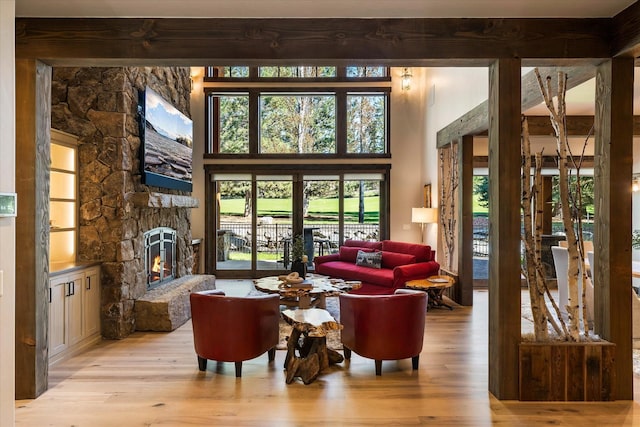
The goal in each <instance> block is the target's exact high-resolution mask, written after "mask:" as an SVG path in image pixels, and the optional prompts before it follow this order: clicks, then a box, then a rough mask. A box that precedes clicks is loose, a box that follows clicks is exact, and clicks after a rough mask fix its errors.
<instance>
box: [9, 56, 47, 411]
mask: <svg viewBox="0 0 640 427" xmlns="http://www.w3.org/2000/svg"><path fill="white" fill-rule="evenodd" d="M50 128H51V67H49V66H48V65H45V64H43V63H41V62H38V61H35V60H16V165H17V167H16V192H17V193H18V216H17V218H16V399H32V398H36V397H38V396H39V395H40V394H42V393H43V392H44V391H46V390H47V387H48V381H47V380H48V363H49V353H48V338H47V336H48V326H49V164H50V157H51V156H50V148H49V139H50Z"/></svg>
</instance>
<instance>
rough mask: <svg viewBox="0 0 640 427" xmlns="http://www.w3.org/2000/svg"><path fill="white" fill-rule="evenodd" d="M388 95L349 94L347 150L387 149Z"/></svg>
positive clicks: (349, 151) (374, 150) (367, 151)
mask: <svg viewBox="0 0 640 427" xmlns="http://www.w3.org/2000/svg"><path fill="white" fill-rule="evenodd" d="M386 101H387V97H386V96H385V95H384V94H348V95H347V152H348V153H361V154H364V153H376V154H381V153H384V152H385V151H386V135H387V132H386V126H385V124H386V111H387V107H386V104H387V102H386Z"/></svg>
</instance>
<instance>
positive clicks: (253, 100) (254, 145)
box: [249, 90, 260, 154]
mask: <svg viewBox="0 0 640 427" xmlns="http://www.w3.org/2000/svg"><path fill="white" fill-rule="evenodd" d="M259 140H260V92H259V91H258V90H251V91H249V153H250V154H258V147H259Z"/></svg>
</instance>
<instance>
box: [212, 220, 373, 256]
mask: <svg viewBox="0 0 640 427" xmlns="http://www.w3.org/2000/svg"><path fill="white" fill-rule="evenodd" d="M307 226H308V227H310V228H312V229H313V240H314V247H315V249H314V256H318V255H326V254H327V252H328V253H332V252H335V251H337V250H338V247H339V246H340V243H341V242H340V230H339V225H338V224H334V223H313V224H308V225H307ZM256 232H257V234H256V239H255V241H256V251H257V252H258V253H266V254H275V255H276V257H279V258H283V259H285V258H286V259H288V255H289V254H286V255H285V250H288V249H289V247H290V242H291V238H292V237H293V236H292V228H291V223H271V224H264V223H263V224H259V225H258V226H257V228H256ZM379 236H380V233H379V226H378V224H344V239H345V240H347V239H355V240H374V241H375V240H379ZM252 244H253V239H252V226H251V224H248V223H238V222H222V223H221V224H220V229H219V230H218V260H219V261H222V260H227V259H233V258H234V254H247V253H251V245H252Z"/></svg>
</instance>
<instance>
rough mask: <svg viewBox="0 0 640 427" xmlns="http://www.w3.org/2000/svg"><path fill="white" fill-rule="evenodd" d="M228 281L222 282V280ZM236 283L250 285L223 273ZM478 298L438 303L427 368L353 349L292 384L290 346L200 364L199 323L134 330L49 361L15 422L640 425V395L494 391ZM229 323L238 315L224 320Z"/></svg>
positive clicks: (430, 322)
mask: <svg viewBox="0 0 640 427" xmlns="http://www.w3.org/2000/svg"><path fill="white" fill-rule="evenodd" d="M219 287H220V286H219ZM223 287H225V289H227V290H228V291H229V292H232V293H233V292H234V290H235V292H237V293H239V294H243V293H245V292H246V286H245V287H243V285H242V284H240V282H238V284H237V285H236V284H234V283H233V282H227V283H225V284H223ZM474 304H475V305H474V307H473V308H462V307H456V309H455V310H453V311H449V310H442V309H434V310H431V311H429V312H428V313H427V328H426V329H427V330H426V333H425V341H424V349H423V351H422V355H421V358H420V369H419V370H418V371H415V372H414V371H412V369H411V361H410V360H402V361H400V362H393V361H392V362H383V365H382V368H383V373H382V376H381V377H376V376H375V371H374V363H373V361H372V360H368V359H363V358H361V357H359V356H358V355H356V354H354V355H353V356H352V360H351V362H350V363H346V362H345V363H342V364H340V365H338V366H336V367H332V368H330V370H329V371H328V372H326V373H324V374H322V375H321V376H320V377H319V378H318V380H316V382H314V383H313V384H311V385H308V386H305V385H304V384H302V382H299V381H297V382H294V383H292V384H290V385H286V384H285V373H284V371H283V369H282V364H283V361H284V355H285V352H284V351H278V352H277V355H276V360H275V363H271V364H269V363H268V362H267V356H266V355H263V356H261V357H259V358H257V359H255V360H251V361H247V362H245V363H244V364H243V377H242V378H240V379H236V378H235V376H234V367H233V364H232V363H222V364H216V363H215V362H210V363H209V369H208V370H207V372H204V373H203V372H200V371H198V366H197V362H196V356H195V354H194V351H193V339H192V335H191V323H190V322H188V323H187V324H185V325H184V326H182V327H181V328H179V329H177V330H176V331H174V332H172V333H148V332H138V333H135V334H133V335H131V336H130V337H128V338H126V339H124V340H121V341H103V342H102V343H100V344H98V345H96V346H95V347H94V348H92V349H91V350H89V351H87V352H86V353H84V354H81V355H79V356H76V357H74V358H72V359H70V360H68V361H66V362H63V363H61V364H59V365H57V366H55V367H53V368H52V369H51V371H50V389H49V390H48V391H47V392H45V393H44V394H43V395H42V396H40V397H39V398H38V399H35V400H21V401H17V402H16V425H18V426H91V427H96V426H190V425H206V426H209V425H211V426H213V425H216V426H232V425H233V426H276V425H277V426H289V425H420V424H429V425H434V426H488V425H494V424H498V425H504V426H518V425H519V426H529V425H531V426H533V425H541V424H554V425H563V426H577V425H580V426H633V425H635V426H639V425H640V404H639V403H637V402H638V401H639V400H640V393H639V392H638V387H639V385H640V381H639V379H638V378H636V379H635V384H634V385H635V390H636V402H635V403H634V402H629V401H618V402H612V403H571V404H566V403H530V402H527V403H525V402H517V401H506V402H505V401H499V400H496V399H495V398H493V397H492V396H491V394H490V393H489V392H488V391H487V330H488V329H487V292H486V291H476V292H475V293H474ZM221 327H232V325H221Z"/></svg>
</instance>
